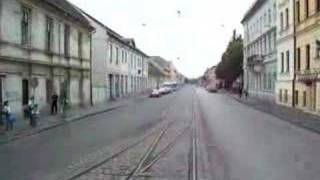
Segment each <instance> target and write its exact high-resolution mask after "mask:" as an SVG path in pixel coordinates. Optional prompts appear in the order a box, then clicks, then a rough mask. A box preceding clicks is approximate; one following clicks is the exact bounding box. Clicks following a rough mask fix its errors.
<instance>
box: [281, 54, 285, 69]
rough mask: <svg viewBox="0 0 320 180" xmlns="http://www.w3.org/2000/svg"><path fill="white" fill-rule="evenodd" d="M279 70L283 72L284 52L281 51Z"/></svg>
mask: <svg viewBox="0 0 320 180" xmlns="http://www.w3.org/2000/svg"><path fill="white" fill-rule="evenodd" d="M281 72H282V73H283V72H284V53H281Z"/></svg>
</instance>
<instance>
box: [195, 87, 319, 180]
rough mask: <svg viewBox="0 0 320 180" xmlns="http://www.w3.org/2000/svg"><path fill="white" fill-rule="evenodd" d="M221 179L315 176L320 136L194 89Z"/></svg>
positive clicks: (295, 179) (217, 176) (276, 179)
mask: <svg viewBox="0 0 320 180" xmlns="http://www.w3.org/2000/svg"><path fill="white" fill-rule="evenodd" d="M197 92H198V96H199V98H200V105H201V108H202V112H203V119H204V121H205V123H206V125H205V127H206V129H207V130H208V131H209V133H208V134H209V135H210V136H209V138H208V141H209V142H208V143H210V148H208V149H209V150H208V151H209V158H210V162H211V163H212V164H211V167H212V171H213V174H214V175H215V179H219V180H305V179H308V180H318V179H319V174H320V156H319V151H320V136H319V134H317V133H314V132H312V131H309V130H306V129H303V128H300V127H297V126H295V125H293V124H291V123H288V122H286V121H283V120H280V119H279V118H278V117H276V116H273V115H270V114H268V113H264V112H262V111H257V110H255V109H253V108H251V107H249V106H246V105H244V104H242V103H239V102H238V101H235V100H234V99H232V98H230V97H229V96H226V95H223V94H210V93H208V92H206V91H205V90H203V89H198V90H197Z"/></svg>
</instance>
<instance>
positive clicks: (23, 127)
mask: <svg viewBox="0 0 320 180" xmlns="http://www.w3.org/2000/svg"><path fill="white" fill-rule="evenodd" d="M143 97H145V96H144V95H138V96H133V97H129V98H122V99H118V100H116V101H109V102H107V103H106V104H100V105H96V106H92V107H91V106H89V107H85V108H77V109H72V110H69V111H68V112H67V115H66V117H65V118H62V116H61V114H58V115H54V116H53V115H47V114H46V115H42V116H41V115H40V118H39V119H38V126H37V127H36V128H31V127H30V126H29V120H28V119H26V120H25V119H18V120H17V121H16V122H15V124H14V130H13V131H9V132H6V131H5V130H4V129H5V127H0V145H1V144H6V143H8V142H10V141H14V140H17V139H20V138H23V137H26V136H31V135H33V134H37V133H40V132H43V131H46V130H49V129H52V128H55V127H58V126H62V125H64V124H65V123H69V122H72V121H78V120H81V119H84V118H86V117H89V116H93V115H96V114H100V113H104V112H108V111H112V110H114V109H117V108H120V107H124V106H127V105H128V104H129V102H130V101H133V100H135V99H140V98H143Z"/></svg>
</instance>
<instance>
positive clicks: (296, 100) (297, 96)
mask: <svg viewBox="0 0 320 180" xmlns="http://www.w3.org/2000/svg"><path fill="white" fill-rule="evenodd" d="M294 98H295V100H294V103H295V105H298V104H299V91H298V90H296V92H295V97H294Z"/></svg>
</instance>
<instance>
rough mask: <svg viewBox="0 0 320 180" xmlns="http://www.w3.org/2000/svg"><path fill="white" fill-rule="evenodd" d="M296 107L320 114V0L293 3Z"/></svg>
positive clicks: (297, 0)
mask: <svg viewBox="0 0 320 180" xmlns="http://www.w3.org/2000/svg"><path fill="white" fill-rule="evenodd" d="M295 3H296V4H295V9H296V12H295V16H296V21H295V22H296V61H295V62H296V87H295V104H296V107H297V108H299V109H302V110H305V111H308V112H317V113H319V112H320V82H319V80H320V61H319V60H320V25H319V23H318V22H319V21H320V1H319V0H303V1H302V0H296V1H295Z"/></svg>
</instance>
